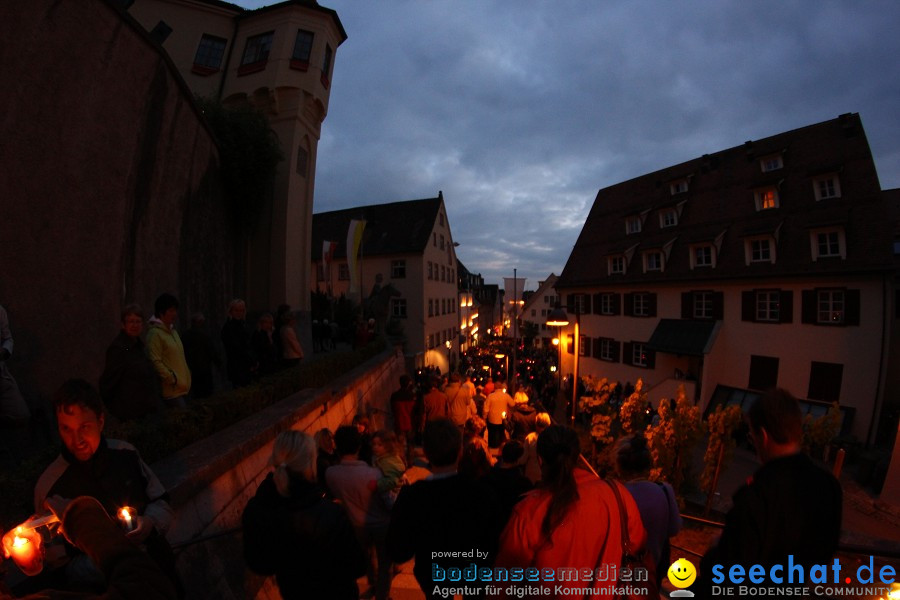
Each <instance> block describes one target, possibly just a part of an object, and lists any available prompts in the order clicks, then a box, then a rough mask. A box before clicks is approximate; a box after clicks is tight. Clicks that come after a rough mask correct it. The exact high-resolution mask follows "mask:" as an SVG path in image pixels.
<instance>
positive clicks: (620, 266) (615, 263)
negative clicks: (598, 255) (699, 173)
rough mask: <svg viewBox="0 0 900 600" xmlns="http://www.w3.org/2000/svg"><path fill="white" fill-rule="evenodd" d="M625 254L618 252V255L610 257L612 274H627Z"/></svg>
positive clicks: (610, 272)
mask: <svg viewBox="0 0 900 600" xmlns="http://www.w3.org/2000/svg"><path fill="white" fill-rule="evenodd" d="M625 268H626V265H625V256H624V255H622V254H618V255H616V256H610V257H609V274H610V275H624V274H625Z"/></svg>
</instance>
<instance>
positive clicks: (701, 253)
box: [691, 244, 715, 269]
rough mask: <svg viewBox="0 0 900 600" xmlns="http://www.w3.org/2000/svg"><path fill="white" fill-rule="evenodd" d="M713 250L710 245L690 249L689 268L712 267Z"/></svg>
mask: <svg viewBox="0 0 900 600" xmlns="http://www.w3.org/2000/svg"><path fill="white" fill-rule="evenodd" d="M714 256H715V254H714V249H713V245H712V244H703V245H700V246H694V247H692V248H691V268H692V269H696V268H698V267H714V266H715V264H714V262H713V261H714Z"/></svg>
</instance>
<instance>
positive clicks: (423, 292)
mask: <svg viewBox="0 0 900 600" xmlns="http://www.w3.org/2000/svg"><path fill="white" fill-rule="evenodd" d="M351 221H362V222H365V226H364V228H363V230H362V241H361V243H360V246H359V258H358V261H357V273H356V276H357V277H358V278H359V281H360V286H359V288H360V293H359V294H358V295H356V294H353V293H351V287H350V283H351V276H352V274H351V272H350V271H351V263H350V261H348V253H347V239H348V232H349V230H350V224H351ZM313 222H314V227H313V257H312V258H313V263H312V265H311V266H312V268H311V273H312V276H311V280H310V285H311V286H312V287H313V288H314V289H317V290H318V291H320V292H322V293H324V294H326V295H328V296H329V297H331V298H340V297H341V296H345V297H349V298H350V299H351V300H354V301H356V302H359V303H360V304H362V305H363V306H367V305H368V304H370V302H369V300H370V299H374V298H375V297H378V296H379V295H381V294H388V296H387V297H386V298H385V300H386V302H387V304H385V307H386V309H387V314H388V318H389V319H393V320H395V323H397V324H399V325H401V326H402V330H403V334H404V336H405V338H406V349H405V352H406V354H407V357H408V358H409V359H410V361H411V363H412V365H413V366H416V367H422V366H437V367H439V368H440V369H441V371H443V372H447V370H448V368H449V366H450V364H455V362H456V360H457V359H458V357H459V351H460V341H459V340H460V322H459V314H460V312H459V304H460V302H459V297H458V288H457V272H456V269H457V259H456V247H455V246H456V245H455V243H454V242H453V236H452V234H451V231H450V222H449V220H448V218H447V210H446V207H445V206H444V196H443V194H442V193H440V192H439V193H438V196H437V197H436V198H428V199H424V200H410V201H406V202H391V203H388V204H375V205H370V206H359V207H355V208H348V209H344V210H336V211H330V212H323V213H317V214H315V215H313ZM325 242H331V243H332V244H333V245H332V246H331V248H332V250H331V252H330V253H329V254H330V260H324V259H323V258H324V257H325V256H326V252H325V251H324V248H325ZM385 290H387V291H385Z"/></svg>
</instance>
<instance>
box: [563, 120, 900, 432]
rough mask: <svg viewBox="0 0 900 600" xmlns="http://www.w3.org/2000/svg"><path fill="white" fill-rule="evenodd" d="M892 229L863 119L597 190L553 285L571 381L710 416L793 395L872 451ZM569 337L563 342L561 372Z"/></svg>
mask: <svg viewBox="0 0 900 600" xmlns="http://www.w3.org/2000/svg"><path fill="white" fill-rule="evenodd" d="M891 241H892V226H891V224H890V223H889V222H888V219H887V211H886V203H885V200H884V196H883V194H882V191H881V189H880V185H879V182H878V175H877V172H876V170H875V164H874V161H873V159H872V154H871V152H870V150H869V146H868V142H867V140H866V136H865V132H864V131H863V127H862V123H861V120H860V118H859V115H857V114H846V115H842V116H840V117H839V118H837V119H834V120H831V121H826V122H824V123H820V124H817V125H812V126H809V127H804V128H801V129H797V130H794V131H789V132H786V133H782V134H779V135H775V136H772V137H769V138H765V139H762V140H757V141H750V142H746V143H745V144H744V145H742V146H738V147H735V148H731V149H728V150H724V151H721V152H717V153H715V154H708V155H704V156H702V157H700V158H698V159H695V160H692V161H688V162H686V163H682V164H679V165H675V166H672V167H669V168H667V169H663V170H661V171H657V172H655V173H650V174H647V175H644V176H641V177H638V178H636V179H633V180H630V181H626V182H623V183H620V184H617V185H614V186H611V187H609V188H605V189H603V190H600V192H599V193H598V194H597V198H596V200H595V202H594V205H593V207H592V209H591V212H590V214H589V216H588V219H587V221H586V222H585V225H584V228H583V230H582V232H581V234H580V236H579V238H578V241H577V243H576V245H575V247H574V249H573V251H572V254H571V255H570V257H569V259H568V262H567V264H566V267H565V269H564V270H563V273H562V275H561V276H560V278H559V281H558V282H557V286H556V287H557V290H558V291H559V292H560V293H561V295H562V296H563V297H564V299H565V303H566V307H567V310H568V312H569V313H570V321H571V322H573V324H574V322H575V321H576V320H577V321H578V322H579V325H580V339H579V341H580V344H579V346H580V348H579V356H578V359H579V372H580V373H581V374H583V375H593V376H594V377H608V378H610V379H613V380H618V381H620V382H622V383H625V382H632V383H633V382H635V381H636V380H637V379H638V378H641V379H643V381H644V383H645V389H649V394H650V399H651V401H652V402H654V403H656V402H658V400H659V399H660V398H665V397H673V396H674V393H675V391H676V389H677V387H678V386H679V385H682V384H684V385H685V387H686V388H687V390H688V395H689V396H693V397H694V398H695V399H696V400H697V401H698V402H699V403H700V404H701V406H702V407H703V408H704V409H709V408H712V407H713V406H714V405H716V404H718V403H738V404H743V405H746V403H747V402H748V401H750V400H752V399H753V398H755V397H756V396H757V395H758V394H759V392H760V391H762V390H765V389H767V388H769V387H773V386H779V387H783V388H787V389H788V390H790V391H791V392H792V393H793V394H794V395H796V396H797V397H798V398H802V399H804V403H803V404H804V407H805V409H806V410H808V411H810V412H812V413H815V414H821V413H824V411H825V410H827V406H828V404H829V403H830V402H833V401H838V402H839V403H840V406H841V409H842V412H843V413H844V416H845V432H847V433H852V434H853V435H855V436H856V437H857V438H858V439H860V440H864V441H867V442H871V440H872V438H873V435H874V431H875V427H876V424H877V421H878V417H879V415H880V412H881V407H882V404H883V400H884V395H883V391H884V388H885V380H886V378H887V375H888V374H887V372H886V371H887V369H886V366H887V361H888V356H889V345H890V334H891V320H892V318H893V316H892V315H893V299H892V297H893V293H892V288H893V279H894V266H893V264H892V261H893V257H892V254H891ZM571 330H572V325H570V326H569V328H568V330H567V331H568V333H567V335H565V336H564V337H565V338H566V339H564V343H565V345H566V348H565V352H564V354H563V356H564V360H568V362H569V369H570V370H571V368H572V366H573V365H572V361H573V360H574V358H575V356H574V354H573V352H574V343H573V342H574V340H573V339H572V333H571Z"/></svg>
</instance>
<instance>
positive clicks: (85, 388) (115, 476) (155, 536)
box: [34, 379, 178, 590]
mask: <svg viewBox="0 0 900 600" xmlns="http://www.w3.org/2000/svg"><path fill="white" fill-rule="evenodd" d="M53 405H54V409H55V412H56V418H57V421H58V425H59V436H60V438H61V440H62V442H63V448H62V450H61V452H60V455H59V456H58V457H57V459H56V460H55V461H54V462H53V463H51V464H50V466H49V467H47V469H46V470H45V471H44V473H43V474H42V475H41V477H40V479H39V480H38V482H37V485H36V486H35V490H34V504H35V510H36V511H37V512H39V513H40V512H45V511H46V508H45V501H46V500H47V498H49V497H51V496H56V495H58V496H61V497H63V498H75V497H78V496H91V497H94V498H96V499H97V500H99V501H100V503H101V504H102V505H103V507H104V508H105V509H106V510H107V512H108V513H109V514H110V515H111V516H113V518H117V516H118V515H117V513H118V511H119V510H120V509H121V508H123V507H132V508H133V509H134V512H133V513H132V515H131V518H132V521H133V529H132V530H131V531H129V532H128V533H127V534H126V535H127V537H128V538H129V539H130V540H132V541H133V542H135V543H137V544H141V545H142V546H143V547H144V548H145V549H146V550H147V553H148V554H149V555H150V556H151V557H152V558H154V559H155V560H156V562H157V564H159V566H160V568H161V569H162V570H163V571H165V572H166V574H168V575H169V576H170V577H171V578H172V579H173V582H175V583H176V585H178V584H177V576H176V574H175V561H174V555H173V554H172V549H171V548H170V547H169V544H168V542H167V541H166V539H165V537H164V535H165V532H166V530H167V529H168V527H169V524H170V523H171V521H172V516H173V513H172V509H171V507H170V506H169V504H168V502H167V501H166V500H167V495H166V490H165V488H164V487H163V486H162V484H161V483H160V482H159V479H157V478H156V475H154V474H153V472H152V471H151V470H150V468H149V467H148V466H147V465H146V464H145V463H144V461H142V460H141V457H140V455H139V454H138V452H137V450H136V449H135V448H134V446H132V445H131V444H128V443H127V442H123V441H120V440H111V439H107V438H105V437H104V436H103V426H104V417H103V403H102V401H101V400H100V396H99V394H98V393H97V392H96V390H94V389H93V388H92V387H91V386H90V384H88V383H87V382H86V381H84V380H80V379H72V380H69V381H67V382H66V383H64V384H63V385H62V387H60V389H59V390H58V391H57V392H56V394H55V396H54V399H53ZM51 546H53V545H52V544H51ZM47 561H48V566H50V567H57V566H58V567H62V566H65V569H66V576H67V579H68V580H69V581H70V582H73V583H74V582H78V583H82V584H92V585H94V586H95V587H97V588H98V589H101V590H102V588H103V587H104V586H105V582H104V580H103V578H102V574H101V573H100V571H99V570H98V569H97V567H96V566H95V565H94V564H93V563H92V562H91V561H90V559H88V557H87V556H86V555H84V554H83V553H81V552H78V551H77V550H76V549H75V548H73V547H72V546H67V547H65V548H60V547H59V546H58V545H57V547H56V548H53V547H48V550H47Z"/></svg>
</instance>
